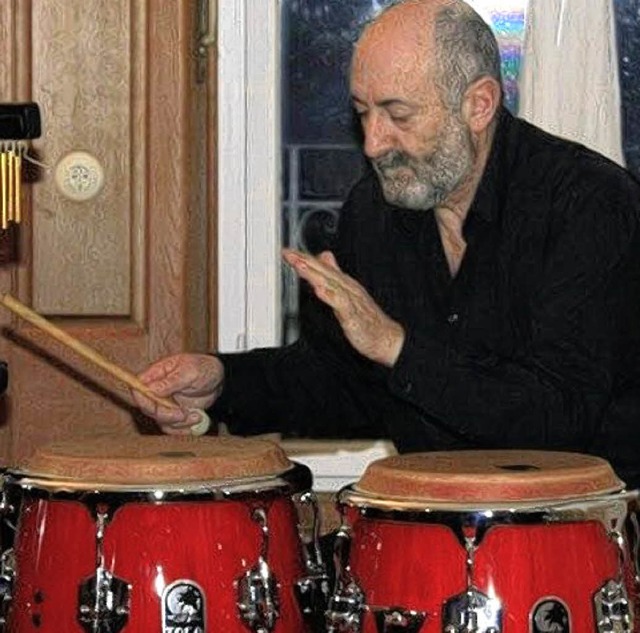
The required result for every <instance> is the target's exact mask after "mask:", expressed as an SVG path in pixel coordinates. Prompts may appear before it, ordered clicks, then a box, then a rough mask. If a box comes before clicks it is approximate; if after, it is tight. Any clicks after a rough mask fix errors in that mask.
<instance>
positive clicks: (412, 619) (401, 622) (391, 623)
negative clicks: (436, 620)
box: [375, 607, 427, 633]
mask: <svg viewBox="0 0 640 633" xmlns="http://www.w3.org/2000/svg"><path fill="white" fill-rule="evenodd" d="M426 617H427V614H426V613H425V612H424V611H409V610H407V609H403V608H402V607H391V608H389V609H376V610H375V619H376V627H377V629H378V631H379V633H418V631H420V629H421V628H422V625H423V624H424V621H425V619H426Z"/></svg>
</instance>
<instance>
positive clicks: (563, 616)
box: [531, 598, 571, 633]
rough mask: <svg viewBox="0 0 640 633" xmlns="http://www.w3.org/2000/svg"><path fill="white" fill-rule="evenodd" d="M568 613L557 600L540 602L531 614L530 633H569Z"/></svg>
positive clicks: (549, 599) (546, 599) (547, 599)
mask: <svg viewBox="0 0 640 633" xmlns="http://www.w3.org/2000/svg"><path fill="white" fill-rule="evenodd" d="M570 631H571V629H570V627H569V612H568V611H567V607H566V606H565V605H564V604H563V603H562V602H560V600H558V599H557V598H544V599H543V600H540V601H539V602H538V603H537V604H536V606H535V607H534V609H533V612H532V614H531V632H532V633H570Z"/></svg>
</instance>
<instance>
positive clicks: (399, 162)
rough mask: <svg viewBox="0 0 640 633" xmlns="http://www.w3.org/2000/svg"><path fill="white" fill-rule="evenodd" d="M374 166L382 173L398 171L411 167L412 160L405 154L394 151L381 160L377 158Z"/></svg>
mask: <svg viewBox="0 0 640 633" xmlns="http://www.w3.org/2000/svg"><path fill="white" fill-rule="evenodd" d="M373 164H374V166H375V167H377V168H378V169H379V170H380V171H386V170H387V169H396V168H397V167H407V166H410V165H411V160H410V158H409V157H408V156H407V155H406V154H404V153H403V152H399V151H398V150H393V151H391V152H389V153H388V154H385V155H384V156H382V157H380V158H376V159H375V160H374V161H373Z"/></svg>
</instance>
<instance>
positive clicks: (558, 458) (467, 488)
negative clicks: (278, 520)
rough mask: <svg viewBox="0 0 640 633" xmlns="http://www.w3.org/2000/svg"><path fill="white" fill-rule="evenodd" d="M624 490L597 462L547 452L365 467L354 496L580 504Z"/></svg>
mask: <svg viewBox="0 0 640 633" xmlns="http://www.w3.org/2000/svg"><path fill="white" fill-rule="evenodd" d="M623 488H624V482H622V481H621V480H620V479H619V478H618V477H617V475H616V474H615V472H614V471H613V469H612V467H611V466H610V464H609V463H608V462H607V461H605V460H604V459H601V458H599V457H595V456H592V455H584V454H579V453H568V452H553V451H519V450H481V451H476V450H474V451H471V450H469V451H440V452H438V451H435V452H426V453H413V454H405V455H394V456H392V457H387V458H384V459H380V460H378V461H376V462H372V463H371V464H369V466H368V467H367V469H366V470H365V472H364V474H363V475H362V477H361V479H360V481H359V482H358V483H357V484H355V485H354V486H353V489H354V491H356V493H357V492H361V493H365V494H368V495H374V496H376V497H380V498H383V499H408V500H415V501H422V502H426V505H428V502H444V503H455V504H474V503H483V504H484V503H491V502H498V503H500V504H504V503H508V502H511V501H513V502H516V501H517V502H538V501H546V500H553V501H555V502H558V501H560V500H566V499H580V498H585V497H591V496H594V495H601V494H606V493H610V492H614V491H618V490H621V489H623Z"/></svg>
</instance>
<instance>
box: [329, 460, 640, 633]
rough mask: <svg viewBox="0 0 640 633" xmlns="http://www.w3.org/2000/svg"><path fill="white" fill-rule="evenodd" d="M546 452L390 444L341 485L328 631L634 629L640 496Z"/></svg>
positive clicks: (592, 632) (592, 466) (587, 466)
mask: <svg viewBox="0 0 640 633" xmlns="http://www.w3.org/2000/svg"><path fill="white" fill-rule="evenodd" d="M623 486H624V485H623V483H622V482H621V481H620V480H619V479H618V478H617V477H616V475H615V473H614V472H613V470H612V469H611V467H610V465H609V464H608V463H607V462H606V461H605V460H603V459H600V458H597V457H592V456H588V455H581V454H575V453H561V452H545V451H452V452H433V453H416V454H409V455H398V456H393V457H389V458H385V459H381V460H378V461H377V462H373V463H372V464H370V465H369V466H368V467H367V469H366V471H365V473H364V474H363V476H362V477H361V479H360V481H359V482H358V483H356V484H354V485H352V486H348V487H347V488H344V489H343V490H342V491H341V492H340V493H339V495H338V507H339V509H340V511H341V514H342V516H343V526H342V528H341V529H340V532H339V534H338V539H337V542H336V561H337V581H336V588H335V592H334V595H333V596H332V598H331V600H330V604H329V609H328V611H327V621H328V630H329V631H336V632H337V631H340V632H342V633H344V632H347V631H352V632H356V631H357V632H363V633H381V632H392V631H393V632H396V631H411V632H413V633H417V632H421V633H458V632H460V633H461V632H465V633H469V632H473V633H544V632H555V633H569V632H571V633H601V632H602V631H611V632H614V631H615V632H619V631H636V630H637V628H635V627H636V626H637V625H634V619H635V618H634V607H635V606H636V605H635V603H636V600H637V596H636V593H637V591H636V583H637V579H636V565H635V560H634V558H635V554H636V552H637V545H638V529H637V526H638V523H637V519H636V515H635V510H636V505H637V493H636V492H633V491H626V490H625V489H624V487H623Z"/></svg>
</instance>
